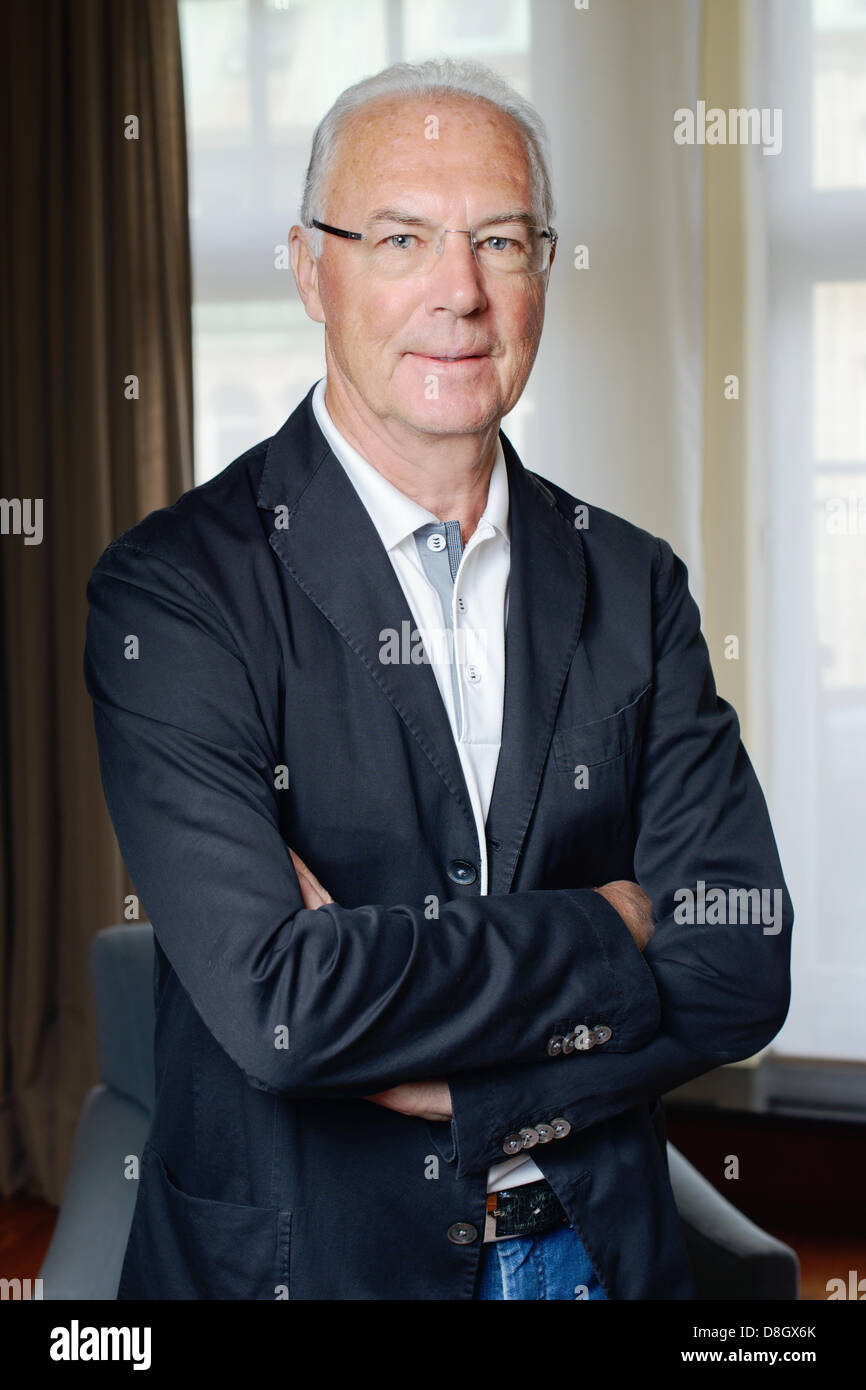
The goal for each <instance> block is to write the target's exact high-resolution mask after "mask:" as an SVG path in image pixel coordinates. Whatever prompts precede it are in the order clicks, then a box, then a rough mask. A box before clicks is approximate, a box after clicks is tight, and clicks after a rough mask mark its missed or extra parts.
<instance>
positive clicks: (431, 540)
mask: <svg viewBox="0 0 866 1390" xmlns="http://www.w3.org/2000/svg"><path fill="white" fill-rule="evenodd" d="M445 545H446V541H445V537H444V536H440V535H439V534H438V532H434V533H433V535H432V536H428V537H427V549H428V550H444V549H445Z"/></svg>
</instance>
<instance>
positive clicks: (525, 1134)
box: [520, 1126, 538, 1149]
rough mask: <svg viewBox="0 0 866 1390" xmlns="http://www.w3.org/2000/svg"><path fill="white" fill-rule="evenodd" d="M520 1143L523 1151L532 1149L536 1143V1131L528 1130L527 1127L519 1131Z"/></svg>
mask: <svg viewBox="0 0 866 1390" xmlns="http://www.w3.org/2000/svg"><path fill="white" fill-rule="evenodd" d="M520 1142H521V1144H522V1145H523V1147H524V1148H525V1149H531V1148H534V1146H535V1145H536V1144H537V1143H538V1130H537V1129H530V1128H529V1127H528V1126H527V1128H526V1129H522V1130H521V1131H520Z"/></svg>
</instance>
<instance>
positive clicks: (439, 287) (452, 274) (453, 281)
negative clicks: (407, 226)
mask: <svg viewBox="0 0 866 1390" xmlns="http://www.w3.org/2000/svg"><path fill="white" fill-rule="evenodd" d="M486 305H487V296H486V295H485V293H484V285H483V283H482V276H481V269H480V267H479V265H478V262H477V261H476V259H475V256H474V254H473V251H472V245H471V242H470V237H469V233H468V232H463V231H458V230H456V229H453V230H452V229H451V228H449V227H446V228H444V229H443V231H442V237H441V241H440V244H439V246H438V248H437V251H436V256H435V260H434V263H433V266H432V268H431V270H430V271H429V273H428V275H427V309H428V312H432V311H433V310H434V309H448V310H449V311H450V312H451V313H452V314H458V315H460V316H461V317H462V316H463V315H465V314H471V313H473V312H474V311H475V310H476V309H483V308H485V307H486Z"/></svg>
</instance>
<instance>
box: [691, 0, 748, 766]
mask: <svg viewBox="0 0 866 1390" xmlns="http://www.w3.org/2000/svg"><path fill="white" fill-rule="evenodd" d="M748 44H749V8H748V3H747V0H704V6H703V25H702V34H701V96H702V98H703V99H704V101H705V103H706V109H707V110H709V109H710V108H711V107H720V108H721V109H722V110H724V111H729V110H732V109H733V110H736V109H739V108H741V107H748V106H749V105H750V101H749V97H748V85H749V84H748V59H749V53H748ZM759 157H760V156H759ZM754 158H755V152H754V150H753V149H752V148H751V147H750V146H748V145H737V144H726V145H712V146H710V145H707V146H705V147H704V219H703V241H704V258H703V259H704V319H703V327H704V374H703V383H704V384H703V487H702V518H701V520H702V535H703V550H704V573H705V581H706V599H705V603H704V605H703V612H702V619H703V623H702V625H703V630H704V635H705V637H706V639H707V644H708V646H709V649H710V654H711V657H712V662H713V670H714V672H715V676H716V683H717V685H718V688H719V692H720V693H721V694H722V695H723V696H724V697H725V698H726V699H728V700H730V701H731V703H732V704H733V706H734V708H735V709H736V710H737V713H738V715H739V717H740V725H741V730H742V734H743V738H744V740H745V742H746V746H747V747H748V748H749V750H750V751H751V752H753V753H754V752H755V748H754V742H753V738H752V735H753V734H754V733H755V732H756V722H757V721H756V719H755V717H754V710H753V707H752V703H751V700H750V695H751V694H752V692H753V690H754V685H753V682H752V680H751V679H750V676H751V673H752V671H753V670H754V664H753V663H754V662H755V661H756V659H757V654H756V652H755V650H754V644H755V640H756V633H755V631H754V624H753V622H752V620H751V609H752V604H751V592H752V586H753V584H754V576H753V574H752V568H751V567H752V563H753V549H752V548H753V526H752V518H751V514H750V487H749V478H750V468H751V467H752V466H753V460H752V458H751V454H750V449H751V439H752V430H751V422H752V419H753V412H754V410H755V407H756V400H755V385H756V380H757V374H756V371H755V370H753V364H752V363H751V361H750V356H749V353H750V339H749V304H750V295H751V292H752V291H751V283H750V281H751V269H752V267H751V264H750V257H749V235H748V216H749V207H750V197H749V189H750V166H751V163H752V161H753V160H754ZM732 377H736V379H737V380H736V383H734V382H732V381H731V378H732ZM735 392H737V393H738V394H735ZM733 638H735V639H736V641H737V646H735V645H734V642H733V641H732V640H731V639H733ZM735 652H736V653H737V655H734V653H735Z"/></svg>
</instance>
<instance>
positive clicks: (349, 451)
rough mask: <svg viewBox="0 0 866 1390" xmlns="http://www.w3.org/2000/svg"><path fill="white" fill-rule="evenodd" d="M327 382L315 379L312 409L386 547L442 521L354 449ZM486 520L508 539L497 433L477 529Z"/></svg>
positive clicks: (505, 478)
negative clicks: (331, 407)
mask: <svg viewBox="0 0 866 1390" xmlns="http://www.w3.org/2000/svg"><path fill="white" fill-rule="evenodd" d="M326 382H327V378H326V377H322V378H321V380H320V381H318V382H317V383H316V386H315V389H314V391H313V412H314V414H315V417H316V420H317V421H318V424H319V428H320V429H321V431H322V434H323V435H324V436H325V438H326V440H327V441H328V444H329V446H330V448H331V452H332V453H333V454H334V455H335V456H336V458H337V460H338V462H339V463H340V464H342V466H343V468H344V469H345V471H346V473H347V474H348V475H349V481H350V482H351V483H352V486H353V487H354V489H355V491H356V492H357V494H358V496H359V497H360V499H361V501H362V502H363V503H364V506H365V507H366V508H367V511H368V512H369V514H370V519H371V521H372V522H373V525H374V526H375V527H376V530H377V531H378V532H379V537H380V539H381V541H382V544H383V545H384V547H385V549H386V550H388V551H391V550H394V549H395V548H396V547H397V546H398V545H400V544H401V543H402V542H403V541H404V540H406V538H407V536H411V535H412V534H413V532H415V531H417V529H418V527H419V526H425V525H427V524H429V523H430V522H434V523H436V524H439V525H441V522H440V521H439V518H438V517H437V516H434V514H433V512H430V511H428V510H427V508H426V507H422V506H421V504H420V503H419V502H415V501H413V500H412V498H411V497H407V496H406V494H405V492H401V491H400V489H399V488H397V487H395V486H394V484H393V483H390V482H389V481H388V479H387V478H385V477H383V476H382V474H381V473H380V472H379V470H378V469H377V468H374V467H373V465H372V464H371V463H368V462H367V460H366V459H365V458H363V456H362V455H361V454H359V453H358V451H357V449H354V448H353V447H352V445H351V444H350V443H349V441H348V440H347V439H344V438H343V436H342V434H340V431H339V430H338V429H337V427H336V425H335V424H334V422H333V420H332V419H331V417H330V415H329V414H328V410H327V407H326V405H325V386H326ZM450 519H451V518H450V517H444V518H443V520H445V521H450ZM485 522H486V523H488V525H489V526H490V527H491V528H492V529H493V530H494V531H495V532H497V533H498V534H499V535H500V536H503V537H504V538H505V539H506V540H507V539H508V472H507V469H506V466H505V455H504V453H503V451H502V441H501V440H500V439H499V438H498V437H497V440H496V457H495V459H494V461H493V469H492V471H491V474H490V482H489V485H488V488H487V502H486V505H485V507H484V511H483V512H482V514H481V518H480V520H479V523H478V530H479V532H481V533H482V534H483V532H484V529H485V527H484V523H485Z"/></svg>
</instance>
